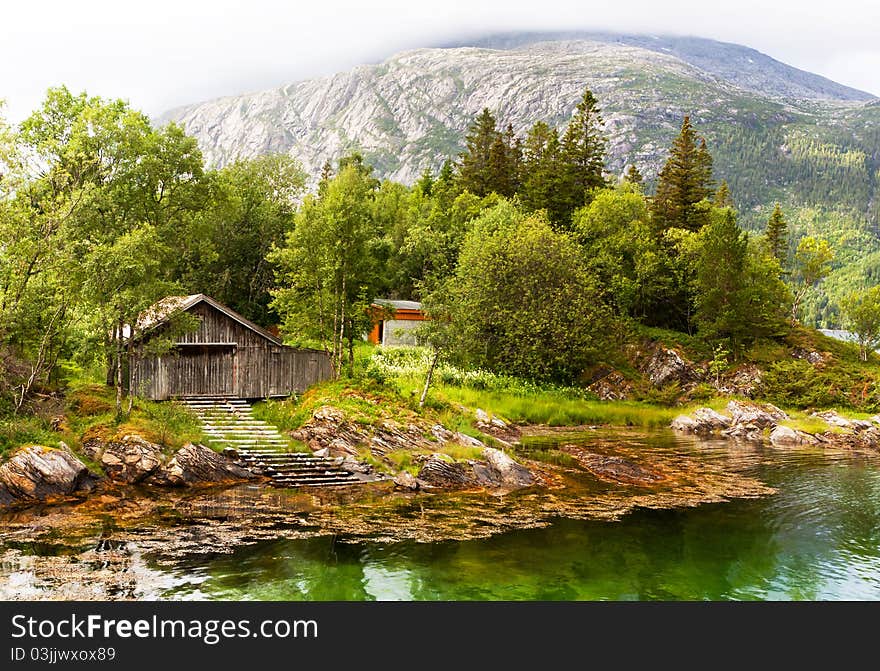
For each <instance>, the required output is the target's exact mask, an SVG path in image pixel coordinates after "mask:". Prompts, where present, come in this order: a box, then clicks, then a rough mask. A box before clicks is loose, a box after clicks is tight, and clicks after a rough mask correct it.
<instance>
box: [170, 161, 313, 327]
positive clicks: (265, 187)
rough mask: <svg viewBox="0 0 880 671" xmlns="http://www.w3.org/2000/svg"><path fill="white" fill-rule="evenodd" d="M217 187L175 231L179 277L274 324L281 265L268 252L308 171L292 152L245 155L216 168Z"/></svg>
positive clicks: (287, 227) (289, 223) (287, 225)
mask: <svg viewBox="0 0 880 671" xmlns="http://www.w3.org/2000/svg"><path fill="white" fill-rule="evenodd" d="M210 177H211V179H212V194H211V198H210V200H209V201H208V202H207V204H206V206H205V207H204V209H202V210H201V211H200V212H199V213H198V215H197V216H196V217H195V218H194V220H193V222H192V224H191V225H190V226H184V227H181V229H180V235H179V236H175V238H176V239H175V240H174V245H175V248H176V249H178V250H179V251H180V255H179V257H178V258H179V259H180V262H179V264H178V270H177V272H176V277H177V278H179V280H180V282H181V283H182V284H183V285H184V286H186V287H187V288H188V291H190V292H192V293H205V294H208V295H210V296H212V297H214V298H216V299H217V300H219V301H220V302H221V303H223V304H225V305H228V306H230V307H231V308H233V309H234V310H236V311H238V312H240V313H241V314H243V315H244V316H245V317H247V318H248V319H251V320H253V321H255V322H256V323H258V324H262V325H264V326H269V325H271V324H274V323H276V321H277V316H276V315H275V314H274V312H273V311H272V310H271V309H270V308H269V303H270V302H271V300H272V297H271V295H270V293H269V292H270V290H271V289H272V288H273V286H274V269H273V268H272V266H271V264H269V263H268V261H267V260H266V256H267V254H268V253H269V252H270V251H271V249H272V248H273V247H275V246H279V245H282V244H283V243H284V240H285V237H286V235H287V234H288V233H289V232H290V231H291V230H292V228H293V219H294V215H295V213H296V208H297V204H298V201H299V200H300V199H301V197H302V195H303V193H304V191H305V183H306V175H305V173H304V172H303V170H302V168H301V167H300V165H299V163H298V162H297V161H296V160H294V159H292V158H290V157H289V156H285V155H268V156H261V157H258V158H255V159H247V160H245V159H241V160H238V161H236V162H234V163H231V164H229V165H227V166H226V167H224V168H222V169H221V170H218V171H216V172H215V173H213V174H212V175H210Z"/></svg>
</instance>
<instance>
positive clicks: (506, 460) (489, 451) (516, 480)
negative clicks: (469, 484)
mask: <svg viewBox="0 0 880 671" xmlns="http://www.w3.org/2000/svg"><path fill="white" fill-rule="evenodd" d="M483 459H485V460H486V464H487V465H488V467H489V469H490V471H491V472H492V475H494V476H495V479H496V480H497V481H498V483H499V484H500V485H501V486H502V487H512V488H520V487H528V486H530V485H533V484H534V483H535V476H534V475H532V472H531V471H530V470H529V469H528V468H526V467H525V466H523V465H522V464H520V463H517V462H516V461H514V460H513V459H512V458H511V457H510V456H509V455H507V454H505V453H504V452H502V451H501V450H496V449H495V448H494V447H487V448H485V449H484V450H483Z"/></svg>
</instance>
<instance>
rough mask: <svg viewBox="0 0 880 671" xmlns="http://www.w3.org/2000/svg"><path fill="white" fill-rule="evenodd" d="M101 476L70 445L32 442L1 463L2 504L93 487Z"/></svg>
mask: <svg viewBox="0 0 880 671" xmlns="http://www.w3.org/2000/svg"><path fill="white" fill-rule="evenodd" d="M96 481H97V478H96V477H95V476H94V475H92V473H91V472H90V471H89V469H88V467H87V466H86V465H85V464H84V463H83V462H82V461H80V460H79V459H77V458H76V456H75V455H74V454H73V452H71V451H70V449H69V448H68V447H67V446H66V445H63V446H62V447H60V448H58V449H54V448H51V447H44V446H42V445H29V446H27V447H22V448H20V449H18V450H17V451H16V452H15V453H14V454H13V455H12V456H11V457H10V458H9V459H8V460H6V461H5V462H3V464H0V504H11V503H16V502H19V501H43V500H46V499H49V498H52V497H57V496H70V495H72V494H76V493H78V492H87V491H91V489H92V488H93V487H94V484H95V482H96Z"/></svg>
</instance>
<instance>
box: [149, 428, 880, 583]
mask: <svg viewBox="0 0 880 671" xmlns="http://www.w3.org/2000/svg"><path fill="white" fill-rule="evenodd" d="M728 447H729V446H728ZM700 449H702V450H704V452H705V455H704V456H705V457H706V459H707V460H708V461H711V460H713V459H714V460H716V461H720V462H730V461H731V460H736V461H737V462H738V464H739V467H742V462H743V461H744V460H745V461H747V462H748V464H747V468H748V469H751V471H752V472H753V474H754V475H757V476H760V477H761V478H762V479H763V480H764V481H766V482H767V483H768V484H770V485H772V486H774V487H776V488H777V490H778V493H777V494H775V495H773V496H770V497H766V498H761V499H751V500H738V501H732V502H728V503H716V504H708V505H702V506H698V507H694V508H684V509H678V510H649V509H640V510H636V511H634V512H632V513H630V514H629V515H627V516H625V517H624V518H623V519H621V520H620V521H617V522H608V521H598V520H592V521H590V520H586V521H584V520H559V521H557V522H555V523H553V524H552V525H551V526H549V527H546V528H542V529H524V530H515V531H511V532H509V533H505V534H501V535H495V536H493V537H490V538H485V539H476V540H468V541H441V542H433V543H418V542H413V541H405V542H397V543H379V542H363V541H361V540H360V539H349V538H345V537H344V536H323V537H317V538H309V539H301V540H283V541H275V542H264V543H260V544H257V545H255V546H252V547H249V548H243V549H239V550H238V551H236V552H235V553H234V554H233V555H231V556H228V557H223V558H218V559H214V560H213V561H211V562H209V563H208V564H207V565H206V564H205V563H203V562H193V563H188V564H185V565H179V566H177V567H175V568H174V569H173V570H174V571H175V572H176V573H177V575H178V577H181V576H186V575H189V576H191V577H192V578H193V581H194V584H193V585H192V586H189V585H186V584H184V585H183V586H181V587H178V588H176V589H174V590H170V591H169V592H168V593H167V594H165V596H166V597H170V598H192V597H196V598H199V597H208V598H224V599H241V598H246V599H286V600H299V599H318V600H349V599H353V600H372V599H378V600H388V599H391V600H400V599H403V600H411V599H417V600H422V599H425V600H436V599H452V600H466V599H474V600H489V599H512V600H518V599H540V600H559V599H562V600H580V599H590V600H601V599H614V600H626V599H692V600H693V599H696V600H699V599H712V600H719V599H878V598H880V469H878V464H877V462H876V460H862V461H853V460H852V459H851V458H847V459H844V458H842V457H840V458H836V457H834V455H827V454H823V453H821V452H812V453H811V452H803V451H801V452H788V453H783V454H778V453H777V454H770V453H769V452H768V451H769V450H772V448H766V447H761V446H754V445H753V446H741V447H740V448H739V449H738V450H730V449H722V448H721V447H720V446H719V445H716V444H711V445H705V444H704V445H702V446H701V447H700ZM780 462H782V464H781V465H780Z"/></svg>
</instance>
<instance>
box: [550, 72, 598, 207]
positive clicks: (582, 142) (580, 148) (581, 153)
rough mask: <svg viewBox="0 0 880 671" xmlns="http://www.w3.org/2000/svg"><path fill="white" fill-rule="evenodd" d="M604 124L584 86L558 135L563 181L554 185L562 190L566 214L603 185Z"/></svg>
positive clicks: (596, 105) (585, 200)
mask: <svg viewBox="0 0 880 671" xmlns="http://www.w3.org/2000/svg"><path fill="white" fill-rule="evenodd" d="M604 124H605V122H604V121H603V120H602V113H601V111H600V110H599V105H598V102H597V100H596V97H595V96H594V95H593V92H592V91H590V90H589V89H586V90H585V91H584V95H583V97H582V98H581V101H580V102H579V103H578V104H577V107H576V109H575V113H574V116H572V118H571V121H570V122H569V124H568V127H567V128H566V129H565V134H564V135H563V136H562V161H563V166H564V168H563V174H562V177H563V182H562V184H561V185H560V187H557V188H562V189H564V193H565V195H566V197H567V199H568V203H567V204H568V212H569V214H570V213H572V212H574V211H575V210H576V209H577V208H578V207H581V206H582V205H586V204H588V203H589V202H590V200H591V198H592V195H591V193H592V191H593V190H594V189H600V188H602V187H604V186H605V176H604V171H605V152H606V150H607V147H608V140H607V138H606V137H605V135H604Z"/></svg>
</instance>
